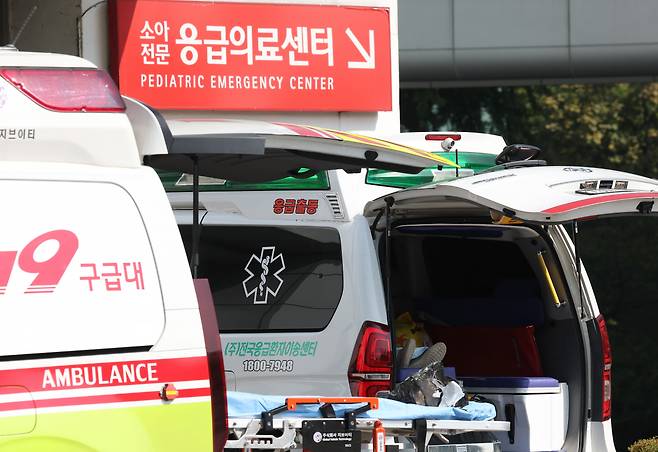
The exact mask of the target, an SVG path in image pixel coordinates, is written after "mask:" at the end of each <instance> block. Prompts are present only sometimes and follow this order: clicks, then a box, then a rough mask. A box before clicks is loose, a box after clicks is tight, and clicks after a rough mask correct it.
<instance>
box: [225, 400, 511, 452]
mask: <svg viewBox="0 0 658 452" xmlns="http://www.w3.org/2000/svg"><path fill="white" fill-rule="evenodd" d="M311 403H312V404H321V408H320V411H321V413H322V414H323V415H324V416H325V417H309V418H305V417H285V416H283V417H277V418H274V415H276V414H281V413H284V412H286V411H288V410H291V411H294V409H295V408H296V406H297V405H300V404H311ZM335 403H340V404H350V403H365V404H366V405H363V406H360V407H358V408H356V409H355V410H352V411H348V412H347V413H346V414H345V416H344V420H345V425H347V426H348V428H351V429H353V430H358V431H361V432H365V433H372V430H373V429H374V427H375V422H376V421H378V419H375V418H357V417H356V416H358V414H361V413H364V412H366V411H369V410H370V409H376V408H377V407H378V403H379V402H378V400H377V398H375V397H366V398H359V397H345V398H335V397H334V398H326V397H316V398H309V397H305V398H288V399H286V404H285V405H282V406H281V407H278V408H275V409H274V410H270V411H265V412H263V413H262V414H261V418H260V419H257V418H236V417H229V419H228V428H229V433H230V434H231V436H233V437H234V438H235V439H229V440H228V441H227V442H226V446H225V447H226V448H227V449H267V450H292V449H301V447H302V446H301V430H302V427H303V423H304V422H305V421H323V420H328V419H334V420H335V419H340V418H336V417H335V415H333V416H332V413H333V407H332V404H335ZM379 421H380V422H381V424H382V426H383V427H384V429H385V430H386V438H387V443H388V442H395V438H396V437H404V438H407V439H410V440H412V441H411V442H407V444H414V445H418V444H424V447H423V448H422V449H421V450H419V449H418V447H417V446H415V450H416V452H425V451H426V450H427V446H428V444H429V442H430V440H431V439H432V438H433V437H436V438H438V439H439V441H441V442H442V443H449V441H448V439H447V438H445V435H457V434H461V433H469V432H508V431H509V430H510V423H509V422H507V421H467V420H454V419H451V420H431V419H415V420H411V419H409V420H379ZM363 445H366V446H367V443H363V444H362V447H363Z"/></svg>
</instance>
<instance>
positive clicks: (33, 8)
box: [9, 5, 37, 48]
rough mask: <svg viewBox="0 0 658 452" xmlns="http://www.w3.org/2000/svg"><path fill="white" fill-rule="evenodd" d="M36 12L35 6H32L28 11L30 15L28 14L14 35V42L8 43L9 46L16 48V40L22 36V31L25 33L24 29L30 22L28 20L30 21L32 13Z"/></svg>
mask: <svg viewBox="0 0 658 452" xmlns="http://www.w3.org/2000/svg"><path fill="white" fill-rule="evenodd" d="M36 11H37V5H34V6H33V7H32V9H31V10H30V14H28V15H27V17H26V18H25V20H24V21H23V25H21V28H20V29H19V30H18V33H16V36H14V40H13V41H11V42H10V43H9V46H11V47H14V48H16V43H17V42H18V39H19V38H20V37H21V35H22V34H23V31H25V27H26V26H27V24H28V23H29V22H30V20H32V16H34V13H35V12H36Z"/></svg>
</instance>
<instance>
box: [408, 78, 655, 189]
mask: <svg viewBox="0 0 658 452" xmlns="http://www.w3.org/2000/svg"><path fill="white" fill-rule="evenodd" d="M401 99H402V104H403V108H402V120H403V125H404V126H405V127H406V128H407V129H408V130H412V131H414V130H447V129H453V130H462V131H477V132H491V133H499V134H501V135H503V136H505V138H506V140H507V142H508V143H523V142H525V143H530V144H536V145H538V146H540V147H541V148H543V149H544V154H543V155H544V158H546V159H548V160H549V161H551V163H556V164H560V163H567V162H568V163H570V164H582V165H594V166H604V167H615V168H618V169H623V170H627V171H633V172H639V173H643V174H645V175H650V176H656V175H658V152H656V147H657V146H658V83H648V84H615V85H551V86H544V85H539V86H530V87H527V86H522V87H499V88H463V89H445V90H409V91H402V96H401Z"/></svg>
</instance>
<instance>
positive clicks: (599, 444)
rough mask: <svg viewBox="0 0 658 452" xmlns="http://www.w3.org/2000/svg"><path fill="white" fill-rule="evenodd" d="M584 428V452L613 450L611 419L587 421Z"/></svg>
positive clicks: (613, 451) (608, 451)
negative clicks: (585, 429)
mask: <svg viewBox="0 0 658 452" xmlns="http://www.w3.org/2000/svg"><path fill="white" fill-rule="evenodd" d="M586 428H587V431H586V433H585V444H584V447H583V451H584V452H615V443H614V441H613V438H612V421H611V420H607V421H605V422H588V423H587V427H586Z"/></svg>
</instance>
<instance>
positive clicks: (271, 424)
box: [226, 392, 510, 452]
mask: <svg viewBox="0 0 658 452" xmlns="http://www.w3.org/2000/svg"><path fill="white" fill-rule="evenodd" d="M228 409H229V420H228V427H229V432H230V434H231V437H230V439H229V441H228V442H227V444H226V448H227V449H233V448H235V449H270V450H272V449H278V450H293V449H300V450H301V449H304V450H306V451H327V452H330V451H339V450H340V451H356V450H371V449H372V450H374V451H375V452H379V451H382V452H383V451H388V452H390V451H391V450H397V451H402V450H409V451H412V450H413V451H417V452H420V451H422V452H425V451H431V450H437V451H439V450H442V449H441V448H440V445H441V444H450V439H449V438H448V437H449V436H451V435H460V434H465V433H470V432H494V431H509V429H510V423H509V422H503V421H494V420H492V419H493V418H494V417H495V415H496V411H495V408H494V407H493V405H490V404H488V403H478V402H470V403H469V404H468V405H467V406H466V407H464V408H447V407H446V408H444V407H441V408H439V407H428V406H420V405H411V404H406V403H402V402H397V401H394V400H388V399H383V398H376V397H367V398H359V397H331V398H327V397H289V398H285V397H278V396H264V395H257V394H248V393H239V392H229V393H228ZM374 431H377V432H384V441H383V442H381V441H379V443H378V441H377V440H375V441H373V438H374V437H375V436H376V435H373V432H374ZM432 438H435V441H432V443H435V442H437V440H438V442H439V445H430V442H431V440H432ZM418 445H422V446H420V447H418ZM391 446H393V447H391ZM460 446H462V449H453V450H463V451H467V450H468V451H469V452H470V451H471V450H473V451H475V450H477V451H497V450H499V449H497V448H495V445H493V444H492V443H489V444H488V445H487V444H481V446H482V447H479V448H471V449H469V448H467V447H466V446H467V445H464V444H460ZM445 450H450V449H445Z"/></svg>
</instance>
